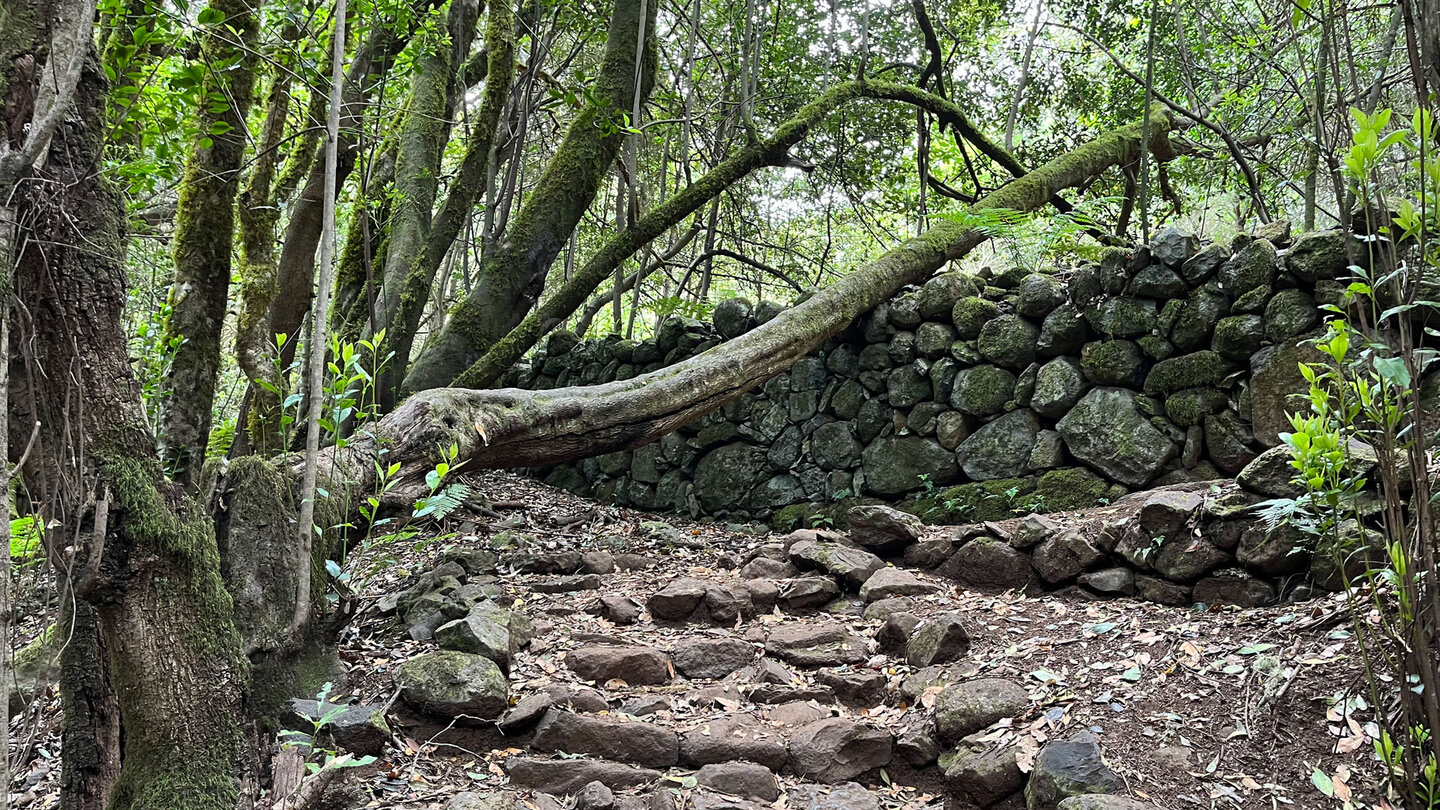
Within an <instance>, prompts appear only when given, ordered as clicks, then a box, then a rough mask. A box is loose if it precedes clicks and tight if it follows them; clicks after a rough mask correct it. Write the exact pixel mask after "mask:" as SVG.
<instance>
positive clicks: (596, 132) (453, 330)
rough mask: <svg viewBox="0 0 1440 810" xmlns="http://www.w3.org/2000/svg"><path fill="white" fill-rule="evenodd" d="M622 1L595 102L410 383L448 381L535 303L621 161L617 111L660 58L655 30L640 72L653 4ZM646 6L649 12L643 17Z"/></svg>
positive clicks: (642, 91) (644, 86) (408, 387)
mask: <svg viewBox="0 0 1440 810" xmlns="http://www.w3.org/2000/svg"><path fill="white" fill-rule="evenodd" d="M657 5H658V3H646V2H645V0H616V2H615V7H614V11H613V12H612V14H611V17H610V25H609V37H608V39H607V40H606V43H605V55H604V58H603V61H602V63H601V67H600V72H599V75H598V76H597V78H596V80H595V85H594V88H593V90H592V92H593V94H594V98H595V101H593V102H591V103H588V104H587V105H586V106H585V108H584V109H583V110H582V111H581V112H580V114H579V115H577V116H576V117H575V120H574V121H572V122H571V124H570V127H569V129H568V130H567V131H566V133H565V138H564V140H563V141H562V142H561V144H560V147H559V148H558V149H557V150H556V152H555V156H554V157H553V158H551V160H550V162H549V163H548V165H547V166H546V167H545V172H544V173H543V174H542V175H541V177H540V180H539V182H538V183H537V184H536V187H535V189H534V190H533V191H531V192H530V194H529V196H528V197H526V199H525V202H524V204H523V205H522V206H521V208H520V211H519V213H518V214H517V215H516V217H515V219H514V220H513V221H512V222H511V223H510V227H509V228H508V229H507V230H506V233H505V235H504V237H503V238H502V239H501V243H500V245H499V249H498V250H497V251H496V252H495V255H494V256H492V257H490V258H489V259H487V260H486V261H485V263H484V264H483V265H482V266H481V268H480V271H479V274H478V279H477V284H476V287H475V291H474V292H473V293H472V294H470V295H467V296H466V297H465V298H463V299H461V301H460V303H459V305H458V306H456V308H455V311H454V312H453V313H452V314H451V316H450V319H449V320H448V321H447V322H446V323H445V326H444V328H443V329H441V330H440V333H439V334H437V335H435V336H434V337H432V338H431V340H430V341H429V342H428V343H427V344H426V346H425V348H424V350H423V351H422V352H421V354H420V356H419V358H418V359H417V360H416V361H415V364H414V367H413V368H411V369H410V371H409V373H408V375H407V376H406V377H405V382H404V385H403V390H405V391H417V390H423V389H426V388H432V387H435V386H439V385H446V384H448V383H449V382H450V381H451V380H453V379H454V378H455V376H456V375H458V374H459V373H460V372H462V371H464V370H465V369H466V368H468V367H469V365H470V364H471V363H473V362H474V361H475V360H476V359H478V358H479V357H480V355H481V354H482V353H483V352H484V351H485V350H487V349H488V348H489V347H490V346H491V345H493V344H494V343H495V341H497V340H499V339H500V338H502V337H504V336H505V334H506V333H507V332H509V331H510V329H511V328H512V327H514V326H515V324H517V323H519V322H520V320H521V318H523V317H524V316H525V313H527V312H529V311H530V308H531V307H532V306H533V305H534V303H535V300H536V299H537V298H538V297H539V295H540V291H541V289H542V287H543V286H544V283H545V276H546V273H547V272H548V271H549V269H550V265H551V264H552V263H553V262H554V261H555V257H556V256H558V255H559V253H560V250H561V249H562V248H563V247H564V246H565V243H566V240H568V239H569V238H570V232H571V231H573V230H574V229H575V226H576V225H577V224H579V222H580V218H581V216H583V215H584V213H585V211H586V209H588V208H589V207H590V204H591V202H592V201H593V200H594V199H595V195H596V193H597V192H598V191H599V190H600V186H601V184H602V183H603V182H604V179H605V176H606V173H607V172H609V170H610V167H611V165H612V164H614V162H615V158H616V156H617V154H618V153H619V151H620V147H621V144H622V143H623V141H624V138H625V127H624V122H623V121H622V120H620V118H619V116H618V114H617V112H616V111H619V110H626V109H629V108H630V105H631V103H632V101H633V98H634V96H635V94H636V93H637V92H638V93H639V95H640V96H641V97H642V98H647V97H649V95H650V89H651V87H652V86H653V85H654V82H655V66H656V63H657V61H658V55H657V50H656V48H655V45H654V37H653V36H646V37H645V40H646V46H645V58H644V60H643V62H644V68H643V70H641V71H640V74H639V77H638V80H637V76H636V72H635V61H636V60H635V50H636V48H637V47H638V45H639V37H640V35H641V33H642V32H645V33H647V34H648V32H651V31H653V30H654V28H655V25H654V20H655V13H656V6H657ZM642 11H643V16H642Z"/></svg>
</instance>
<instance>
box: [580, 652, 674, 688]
mask: <svg viewBox="0 0 1440 810" xmlns="http://www.w3.org/2000/svg"><path fill="white" fill-rule="evenodd" d="M565 665H566V666H568V667H569V668H570V671H571V672H574V673H575V674H576V675H579V676H580V677H581V678H584V679H585V680H587V681H594V682H596V683H598V684H604V683H607V682H609V681H611V680H616V679H618V680H622V681H624V682H625V683H627V684H630V685H631V686H648V685H653V684H661V683H667V682H668V681H669V680H670V658H669V657H668V656H666V655H665V653H662V652H660V651H659V650H656V649H654V648H651V647H637V646H620V647H610V646H606V645H601V644H593V645H590V646H588V647H581V648H580V649H578V650H571V651H570V652H568V653H566V654H565Z"/></svg>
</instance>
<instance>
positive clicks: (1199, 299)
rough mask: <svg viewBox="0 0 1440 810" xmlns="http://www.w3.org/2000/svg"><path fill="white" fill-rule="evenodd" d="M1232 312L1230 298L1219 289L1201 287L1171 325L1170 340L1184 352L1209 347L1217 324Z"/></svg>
mask: <svg viewBox="0 0 1440 810" xmlns="http://www.w3.org/2000/svg"><path fill="white" fill-rule="evenodd" d="M1229 312H1230V299H1228V298H1226V297H1225V296H1224V295H1222V294H1220V293H1219V292H1218V291H1215V290H1211V289H1207V288H1203V287H1202V288H1201V289H1198V290H1196V291H1195V292H1194V293H1192V294H1191V296H1190V298H1189V299H1188V300H1187V301H1186V302H1185V305H1184V306H1183V307H1181V309H1180V314H1179V316H1178V317H1177V318H1176V319H1175V324H1174V325H1173V326H1171V327H1170V342H1171V343H1173V344H1175V348H1177V349H1179V350H1180V351H1182V352H1192V351H1195V350H1196V349H1199V348H1203V347H1208V346H1209V345H1210V338H1211V336H1212V335H1213V334H1214V333H1215V324H1217V323H1219V322H1220V319H1221V318H1223V317H1225V316H1226V315H1227V314H1229Z"/></svg>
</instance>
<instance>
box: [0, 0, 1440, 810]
mask: <svg viewBox="0 0 1440 810" xmlns="http://www.w3.org/2000/svg"><path fill="white" fill-rule="evenodd" d="M1435 17H1436V10H1435V9H1434V8H1431V7H1430V5H1429V4H1428V3H1426V2H1399V3H1373V4H1347V3H1344V2H1339V1H1338V0H1286V2H1279V0H1216V1H1215V2H1212V1H1211V0H1165V2H1161V0H1151V1H1150V2H1126V1H1120V0H1117V1H1116V2H1106V3H1093V2H1081V1H1080V0H1015V1H1014V2H1010V1H1009V0H980V2H969V1H968V0H930V2H927V1H926V0H911V2H881V1H880V0H831V2H828V3H796V2H789V0H683V1H682V0H663V1H662V0H613V2H610V1H609V0H606V2H591V0H556V1H554V2H552V1H551V0H525V2H522V3H520V4H518V5H506V4H504V3H503V2H499V3H498V4H497V2H496V0H483V1H482V0H351V1H350V2H347V1H346V0H337V2H319V0H268V1H267V2H262V0H209V1H208V2H203V3H202V2H187V0H100V2H99V3H98V4H97V3H95V2H94V1H93V0H0V110H3V122H4V124H5V130H4V132H3V133H0V271H3V273H4V274H5V276H4V278H5V283H4V286H5V289H6V290H7V294H6V296H5V299H4V302H3V306H0V310H3V313H4V316H5V317H4V319H3V324H4V327H3V328H0V351H4V352H5V354H6V358H7V361H8V362H7V364H6V368H5V373H6V374H7V376H6V377H5V378H4V379H3V380H0V392H3V393H4V395H5V396H7V397H8V404H7V407H6V408H5V409H4V410H5V412H6V413H7V416H8V418H9V424H8V430H7V431H4V432H3V435H4V437H5V441H6V442H7V443H8V449H7V448H6V447H3V446H0V455H5V456H7V457H8V459H9V460H10V462H11V463H14V464H15V470H14V473H13V474H14V476H15V479H16V480H15V492H16V493H17V494H16V496H15V498H14V501H15V503H16V505H17V507H18V509H19V510H20V513H21V514H22V515H23V516H26V517H29V516H30V514H31V513H33V514H34V516H35V518H38V519H40V521H41V523H42V524H43V525H44V526H45V527H47V529H46V530H45V546H46V550H47V554H48V557H49V561H50V565H51V566H52V568H53V569H54V570H55V571H56V573H57V577H58V579H57V581H58V582H59V588H60V590H61V591H62V592H63V593H64V594H65V598H64V599H62V600H61V601H62V602H63V603H64V604H66V605H68V607H66V608H65V614H64V616H63V617H62V624H64V625H67V626H70V627H72V628H73V636H72V638H71V640H70V643H69V644H68V645H67V646H66V647H65V651H64V653H63V656H64V667H65V673H67V674H66V675H65V676H64V677H63V678H62V682H61V693H62V698H63V700H64V704H65V712H66V719H67V723H66V730H65V740H64V751H65V755H64V767H65V770H66V776H65V779H64V789H63V796H62V806H66V807H73V808H86V809H88V808H101V807H115V808H125V809H128V808H161V807H181V806H183V807H194V808H220V807H225V808H230V807H236V806H253V805H252V804H248V802H251V801H252V800H253V799H254V796H255V795H257V794H258V791H257V787H256V786H257V785H258V784H259V778H258V777H257V774H259V773H261V772H263V771H264V770H265V768H266V767H268V765H269V763H268V760H267V757H266V756H265V755H264V754H263V751H264V750H265V746H264V745H261V744H259V743H258V742H257V740H258V736H257V735H258V734H259V732H257V729H268V726H266V725H265V723H264V720H265V718H268V717H270V713H272V712H273V709H274V707H273V705H268V703H267V702H273V698H274V697H275V696H276V695H277V694H279V693H281V692H284V691H285V690H286V689H287V688H290V687H289V685H290V684H291V683H292V682H293V680H294V678H295V677H296V674H295V673H296V672H297V671H299V670H301V669H303V665H302V664H301V663H300V662H301V661H302V659H304V658H305V656H306V655H307V654H309V653H311V652H313V651H315V650H316V649H319V648H322V647H324V645H325V643H326V641H327V640H329V639H332V638H333V635H334V633H335V632H336V631H337V628H338V627H340V626H343V624H344V621H346V620H347V618H348V616H347V614H346V613H345V610H346V600H345V599H343V598H341V597H342V596H343V595H344V592H343V588H342V587H341V585H343V583H340V582H338V579H337V578H335V575H334V572H333V571H332V570H331V566H332V565H333V566H338V565H339V564H340V562H342V561H343V559H344V556H345V554H346V553H347V551H349V550H350V549H352V548H354V544H356V543H358V542H359V538H361V537H369V536H370V531H371V530H372V529H374V528H375V527H376V526H378V525H383V522H384V521H387V520H392V519H396V516H397V515H411V514H413V513H414V512H415V511H421V512H423V510H424V508H425V507H418V508H417V507H416V506H415V505H416V504H417V503H420V504H427V503H428V504H429V505H430V507H431V508H432V510H433V509H438V508H440V506H439V504H440V503H441V501H440V500H436V499H443V498H446V497H451V496H453V497H452V498H451V499H452V500H459V499H461V497H462V495H460V494H456V492H454V491H452V490H450V489H447V488H446V487H445V486H444V484H445V481H446V476H447V475H448V474H449V472H451V471H453V470H456V469H459V468H460V467H461V466H462V465H464V464H470V465H471V467H472V468H477V467H524V466H532V465H535V464H541V463H547V462H552V461H558V460H565V459H572V458H577V457H580V456H585V455H593V454H597V453H600V452H604V451H607V450H615V449H624V448H631V447H635V446H638V445H640V444H643V443H645V442H648V441H651V440H654V439H655V438H657V437H659V436H661V435H663V434H665V433H667V432H670V431H673V430H675V429H677V428H678V427H679V426H681V425H684V424H686V423H688V422H690V421H692V420H694V419H696V418H698V417H699V416H701V415H702V414H704V413H706V412H707V411H709V410H712V409H713V408H715V407H717V406H718V405H721V404H723V403H725V402H727V401H729V400H730V399H733V398H734V397H736V396H738V395H739V394H741V393H742V392H744V391H745V390H748V389H749V388H752V387H754V386H756V385H758V384H760V383H763V382H764V381H765V380H766V379H768V378H769V377H772V376H774V375H776V374H778V373H780V372H782V371H784V370H785V369H786V368H788V367H789V365H790V364H791V363H793V362H794V361H795V360H796V359H797V358H799V357H801V356H803V355H805V354H806V353H807V352H809V351H810V350H812V349H814V348H815V347H817V346H819V345H820V344H821V343H822V342H823V341H825V340H826V339H827V338H830V337H832V336H834V335H835V334H837V333H839V332H840V331H841V330H843V329H845V328H846V327H847V326H848V325H850V324H851V323H852V322H854V321H855V320H856V319H857V318H859V317H860V316H862V315H863V314H864V313H866V312H867V311H869V310H870V309H872V308H873V307H875V306H876V305H877V304H879V303H880V302H882V301H884V300H886V299H887V298H889V297H890V296H892V295H894V294H895V293H896V292H897V291H898V290H900V289H901V288H902V287H904V286H905V285H907V284H918V283H921V282H923V281H925V280H926V279H927V278H928V277H929V276H931V275H932V274H934V273H935V272H937V271H939V270H941V269H943V268H945V267H947V266H952V265H954V266H957V267H960V268H963V269H971V270H973V269H977V268H980V267H982V266H993V267H994V268H996V269H1001V270H1004V269H1009V268H1022V269H1034V268H1037V267H1039V266H1041V265H1042V264H1048V265H1052V266H1053V265H1055V264H1057V263H1059V264H1063V263H1066V262H1072V261H1078V260H1081V259H1096V258H1098V257H1099V256H1100V255H1101V254H1102V252H1103V251H1105V250H1106V249H1108V248H1114V247H1127V248H1134V247H1136V246H1139V245H1143V244H1145V243H1146V242H1148V241H1149V240H1150V237H1151V236H1152V234H1155V233H1157V232H1158V231H1159V230H1160V229H1161V228H1163V227H1166V226H1169V225H1178V226H1180V227H1182V228H1184V229H1186V230H1188V231H1190V232H1194V233H1196V234H1199V235H1201V236H1203V237H1205V238H1213V239H1216V240H1228V239H1230V238H1231V237H1233V236H1236V235H1237V234H1242V233H1248V232H1253V231H1255V230H1256V229H1258V228H1264V227H1284V226H1285V225H1287V224H1288V225H1293V226H1294V228H1295V229H1296V230H1312V229H1317V228H1329V227H1337V226H1338V227H1341V228H1346V229H1352V230H1356V231H1360V232H1365V231H1366V229H1368V228H1371V226H1372V224H1373V222H1374V221H1375V218H1374V217H1372V216H1370V215H1371V214H1375V213H1378V212H1375V211H1368V210H1367V208H1366V206H1367V205H1368V204H1369V203H1370V202H1371V201H1372V200H1374V199H1377V196H1376V195H1373V194H1372V193H1371V191H1373V190H1374V189H1372V188H1368V187H1366V186H1365V183H1358V182H1356V181H1357V178H1359V179H1367V178H1368V180H1367V182H1368V181H1369V180H1373V181H1374V183H1375V184H1377V186H1378V185H1384V184H1386V183H1389V184H1393V185H1401V186H1403V185H1404V184H1405V183H1407V182H1411V181H1413V179H1414V178H1413V176H1412V175H1413V172H1412V170H1411V169H1410V168H1408V167H1410V165H1411V164H1410V163H1409V162H1408V155H1405V156H1400V157H1395V158H1394V159H1393V161H1392V159H1391V157H1389V155H1390V147H1392V146H1395V145H1396V144H1397V143H1399V141H1398V140H1390V137H1391V136H1390V135H1389V131H1388V130H1387V124H1388V122H1389V120H1390V119H1389V118H1383V120H1382V118H1380V117H1377V116H1379V115H1381V114H1382V111H1385V110H1395V111H1398V113H1397V115H1396V117H1395V121H1396V123H1397V125H1399V124H1400V123H1401V121H1402V119H1403V120H1404V121H1408V120H1409V116H1410V113H1411V112H1412V111H1415V110H1417V109H1423V108H1425V107H1426V106H1427V105H1428V104H1429V103H1430V99H1431V93H1432V92H1433V90H1434V86H1435V82H1436V79H1437V73H1436V70H1437V66H1440V53H1437V51H1440V23H1437V22H1436V19H1435ZM1417 120H1420V121H1422V122H1423V121H1426V120H1428V119H1417ZM1377 122H1379V123H1378V124H1377ZM1416 129H1417V131H1420V132H1422V133H1424V132H1426V131H1428V129H1429V127H1428V126H1422V125H1417V127H1416ZM1367 138H1368V139H1369V140H1368V141H1367V140H1366V139H1367ZM1357 139H1358V140H1357ZM1382 139H1383V140H1382ZM1377 141H1378V142H1379V145H1378V146H1377V145H1376V142H1377ZM1423 141H1424V138H1423V136H1422V137H1421V142H1422V144H1423ZM1407 143H1408V142H1407ZM1357 144H1358V146H1357ZM1367 144H1368V146H1369V147H1372V148H1371V149H1370V152H1371V153H1372V154H1371V155H1370V158H1371V160H1370V162H1368V163H1364V165H1363V167H1362V168H1361V169H1360V170H1358V171H1354V170H1351V171H1347V160H1350V159H1351V158H1353V156H1354V155H1355V154H1356V152H1355V151H1354V150H1355V149H1360V150H1361V152H1363V151H1364V149H1365V148H1366V147H1367ZM1402 151H1403V150H1402ZM1357 190H1359V191H1362V192H1363V193H1362V194H1360V195H1359V196H1357ZM737 296H743V297H746V298H749V299H751V300H752V301H754V302H755V303H757V304H759V303H760V302H772V303H777V304H779V305H785V306H789V305H791V304H797V305H796V306H793V307H792V308H790V309H787V310H786V311H785V313H784V314H783V315H781V316H779V317H777V318H775V319H774V320H773V321H770V322H769V323H767V324H765V325H764V326H763V327H761V328H758V329H756V330H754V331H753V332H750V333H748V334H746V335H744V336H743V337H740V338H737V339H736V340H734V341H731V342H729V343H727V344H726V345H724V346H722V347H717V348H716V349H714V350H712V351H711V352H707V353H705V354H703V355H700V356H698V357H695V358H691V359H690V360H687V361H685V362H683V363H679V364H677V365H676V366H674V367H673V368H669V369H662V370H661V371H657V372H653V373H651V374H647V375H643V376H641V377H638V378H636V379H634V380H628V381H616V382H612V383H607V384H605V385H601V386H595V387H593V388H566V389H560V390H556V391H542V392H521V391H516V390H511V389H503V390H497V389H494V388H493V386H494V384H495V383H496V381H497V380H498V379H500V377H501V376H502V375H503V374H504V373H505V371H506V370H508V369H509V368H511V367H512V366H513V365H514V364H515V363H516V362H519V361H521V360H522V359H523V358H524V357H525V356H526V355H527V353H529V352H530V351H531V350H532V349H534V348H535V347H536V346H537V345H538V344H539V342H540V341H541V340H542V339H544V338H545V337H546V336H547V335H552V334H557V330H566V332H560V333H559V334H565V333H569V334H572V335H574V336H577V337H600V336H605V335H611V334H614V335H622V336H624V338H629V339H633V338H642V337H645V336H648V335H650V334H653V333H654V332H655V331H656V330H657V329H658V328H659V326H660V324H661V323H662V322H663V321H664V319H665V318H667V317H668V316H672V315H677V314H678V315H685V316H691V317H703V316H707V315H709V314H710V313H711V311H712V310H713V308H714V307H715V305H716V304H717V302H719V301H722V300H724V299H727V298H733V297H737ZM777 308H778V307H777ZM3 466H4V468H5V469H6V470H7V482H8V480H9V479H8V474H9V473H8V470H9V467H10V465H9V464H8V463H7V464H6V465H3ZM7 486H8V483H7ZM425 514H429V513H425ZM277 515H278V516H279V519H277V517H276V516H277ZM27 525H28V524H27ZM3 545H7V544H0V546H3ZM337 570H338V569H337ZM337 591H338V593H337ZM329 597H334V598H333V599H332V598H329ZM0 601H3V600H0ZM0 612H3V611H0ZM157 628H158V629H157ZM160 673H165V677H164V678H160V677H158V676H159V674H160ZM196 707H203V709H201V710H203V711H204V712H205V713H206V714H207V715H209V717H207V718H206V722H204V723H198V722H194V721H193V718H194V715H195V713H196V711H197V708H196ZM122 728H123V734H122ZM122 739H123V754H124V755H123V760H122V757H121V751H122ZM176 751H184V752H186V756H183V757H176V756H174V753H175V752H176ZM331 778H333V775H332V777H331ZM306 784H310V785H313V784H315V783H314V782H307V783H306ZM322 787H323V786H322ZM318 789H319V788H316V790H318ZM301 793H303V791H301ZM299 795H300V794H297V796H299ZM290 800H291V799H290V798H285V799H284V801H290ZM294 800H295V801H296V802H300V801H301V799H300V798H295V799H294ZM276 806H279V805H276Z"/></svg>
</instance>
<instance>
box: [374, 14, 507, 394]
mask: <svg viewBox="0 0 1440 810" xmlns="http://www.w3.org/2000/svg"><path fill="white" fill-rule="evenodd" d="M485 48H486V52H487V53H488V54H489V58H488V60H487V63H486V64H487V68H486V71H485V75H486V79H485V95H484V97H483V98H482V100H481V102H480V110H479V113H478V114H477V115H476V117H475V121H474V122H473V127H474V129H473V130H472V132H471V134H470V136H469V138H468V139H467V143H466V145H465V156H464V158H462V159H461V162H460V168H459V170H458V171H457V172H456V175H455V177H454V179H453V180H452V181H451V183H450V189H449V192H448V193H447V194H446V196H445V202H444V203H443V204H442V205H441V207H440V210H439V211H438V212H437V213H436V214H435V218H434V221H433V222H431V223H428V228H427V232H426V234H425V236H426V238H425V240H424V244H423V245H417V246H413V247H412V249H411V250H407V251H403V252H401V251H398V250H397V243H396V242H395V241H394V240H393V239H392V241H391V242H390V255H389V257H388V259H387V262H386V265H385V273H384V281H383V289H382V291H381V296H380V311H379V313H378V321H379V323H380V325H381V327H382V328H383V329H385V332H386V334H387V335H388V340H387V347H388V348H389V349H390V351H393V352H394V356H393V358H392V359H391V360H390V362H389V364H388V365H387V366H386V367H385V369H384V372H383V373H382V374H381V375H380V378H379V381H378V383H377V388H378V393H379V397H380V406H381V408H382V409H383V410H386V411H388V410H390V409H392V408H393V407H394V406H395V403H396V401H397V398H398V396H399V393H400V391H399V387H400V383H401V381H402V380H403V379H404V375H405V369H406V367H407V366H408V365H409V363H410V354H411V351H412V349H413V348H414V345H415V333H416V332H417V331H418V330H419V328H420V317H421V316H422V315H423V314H424V312H425V304H426V302H427V301H428V300H429V296H430V291H431V288H432V287H434V285H435V276H436V273H437V272H438V271H439V269H440V265H441V263H442V262H443V261H444V259H445V255H446V254H447V253H448V252H449V251H450V249H451V247H452V246H453V245H454V244H455V240H456V238H458V237H459V236H460V231H461V229H462V228H463V227H464V226H465V223H466V222H467V221H469V218H470V212H471V209H472V208H473V207H474V205H475V201H476V200H477V199H479V198H480V195H481V194H482V193H483V192H484V190H485V183H486V178H487V176H488V175H489V167H490V160H491V153H492V151H493V149H494V146H495V135H496V133H497V132H498V130H499V128H500V115H501V113H502V112H503V111H504V110H505V103H506V101H507V100H508V99H509V97H510V84H511V82H512V81H513V79H514V76H515V17H514V13H513V11H512V10H511V8H510V6H509V4H508V3H507V2H504V1H503V0H502V2H496V3H492V4H491V6H490V13H489V19H488V20H487V21H486V23H485ZM460 78H463V77H460ZM461 86H462V87H463V86H464V85H463V82H461ZM435 168H436V170H437V171H438V168H439V164H438V156H437V161H436V166H435ZM393 230H394V228H393V227H392V232H393Z"/></svg>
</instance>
